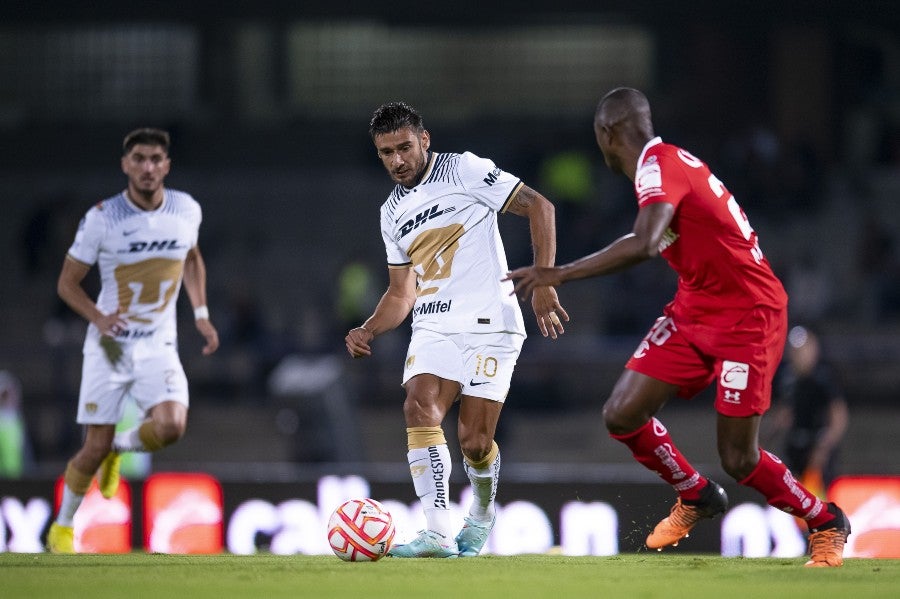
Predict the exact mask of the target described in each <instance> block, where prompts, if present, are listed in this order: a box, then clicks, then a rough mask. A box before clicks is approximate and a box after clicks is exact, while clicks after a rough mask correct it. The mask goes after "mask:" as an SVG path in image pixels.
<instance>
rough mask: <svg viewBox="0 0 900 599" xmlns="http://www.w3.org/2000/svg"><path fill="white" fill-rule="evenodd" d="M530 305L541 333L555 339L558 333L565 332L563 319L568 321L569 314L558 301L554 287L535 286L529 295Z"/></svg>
mask: <svg viewBox="0 0 900 599" xmlns="http://www.w3.org/2000/svg"><path fill="white" fill-rule="evenodd" d="M531 307H532V309H533V310H534V316H535V318H537V325H538V329H540V331H541V335H543V336H544V337H547V336H548V335H549V336H550V337H551V338H552V339H556V338H557V337H558V336H559V335H562V334H563V333H565V332H566V329H565V328H564V327H563V324H562V323H563V321H565V322H569V314H568V313H567V312H566V310H565V308H563V307H562V304H560V303H559V297H558V296H557V295H556V289H554V288H553V287H535V288H534V292H533V293H532V295H531Z"/></svg>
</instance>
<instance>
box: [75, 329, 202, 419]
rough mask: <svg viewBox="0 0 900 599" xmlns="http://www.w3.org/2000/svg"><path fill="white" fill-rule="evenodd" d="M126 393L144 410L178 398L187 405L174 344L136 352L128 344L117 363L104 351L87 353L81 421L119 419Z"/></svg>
mask: <svg viewBox="0 0 900 599" xmlns="http://www.w3.org/2000/svg"><path fill="white" fill-rule="evenodd" d="M141 349H143V350H146V347H143V348H141ZM126 394H128V395H131V397H132V398H133V399H134V401H135V403H136V404H137V406H138V408H140V409H141V411H143V412H147V411H148V410H149V409H150V408H152V407H153V406H155V405H158V404H160V403H162V402H164V401H177V402H178V403H180V404H183V405H184V406H185V407H187V406H188V383H187V377H186V376H185V374H184V368H183V367H182V366H181V360H180V359H179V358H178V350H177V349H176V347H175V345H164V346H162V347H156V348H153V351H152V352H148V351H138V352H135V351H134V348H133V346H132V347H131V348H129V347H128V346H126V347H125V352H124V353H123V354H122V358H121V359H120V360H119V362H118V364H116V366H115V367H113V366H112V365H111V364H110V363H109V360H108V359H107V358H106V354H104V353H103V352H94V351H91V352H87V353H85V354H84V364H83V366H82V368H81V390H80V392H79V395H78V417H77V418H76V422H78V424H116V423H118V422H119V420H121V419H122V414H123V412H124V410H125V401H124V400H125V396H126Z"/></svg>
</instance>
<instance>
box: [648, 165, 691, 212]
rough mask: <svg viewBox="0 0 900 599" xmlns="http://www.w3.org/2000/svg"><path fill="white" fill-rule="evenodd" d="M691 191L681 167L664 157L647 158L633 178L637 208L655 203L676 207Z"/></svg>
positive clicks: (688, 180) (689, 183)
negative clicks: (666, 203)
mask: <svg viewBox="0 0 900 599" xmlns="http://www.w3.org/2000/svg"><path fill="white" fill-rule="evenodd" d="M690 191H691V182H690V179H689V178H688V176H687V174H686V173H685V172H684V170H683V168H682V166H681V165H680V164H679V163H678V162H677V161H675V160H671V159H669V158H667V157H665V156H660V155H653V156H649V157H648V158H647V160H646V161H645V162H644V164H643V165H642V166H641V167H640V168H639V169H638V170H637V173H636V174H635V177H634V192H635V194H637V200H638V206H639V207H641V208H643V207H644V206H647V205H649V204H655V203H657V202H668V203H669V204H672V205H673V206H676V207H677V206H678V204H679V203H680V202H681V200H682V199H683V198H684V197H685V196H686V195H687V194H688V193H690Z"/></svg>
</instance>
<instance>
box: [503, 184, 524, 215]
mask: <svg viewBox="0 0 900 599" xmlns="http://www.w3.org/2000/svg"><path fill="white" fill-rule="evenodd" d="M523 187H525V183H523V182H522V181H519V182H518V184H516V186H515V187H513V189H512V191H511V192H509V197H507V198H506V201H505V202H503V206H502V207H501V208H500V214H503V213H504V212H506V209H507V208H509V205H510V203H512V201H513V199H515V197H516V195H517V194H518V193H519V191H521V189H522V188H523Z"/></svg>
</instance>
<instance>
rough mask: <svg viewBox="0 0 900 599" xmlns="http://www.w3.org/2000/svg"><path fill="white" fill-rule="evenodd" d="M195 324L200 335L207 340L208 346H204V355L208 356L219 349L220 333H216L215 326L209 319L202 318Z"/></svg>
mask: <svg viewBox="0 0 900 599" xmlns="http://www.w3.org/2000/svg"><path fill="white" fill-rule="evenodd" d="M195 324H196V326H197V330H198V331H200V334H201V335H203V338H204V339H206V345H205V346H203V355H204V356H208V355H209V354H211V353H213V352H214V351H216V350H217V349H219V333H218V331H216V327H214V326H213V323H211V322H210V321H209V319H206V318H201V319H200V320H198V321H196V322H195Z"/></svg>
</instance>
